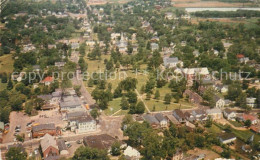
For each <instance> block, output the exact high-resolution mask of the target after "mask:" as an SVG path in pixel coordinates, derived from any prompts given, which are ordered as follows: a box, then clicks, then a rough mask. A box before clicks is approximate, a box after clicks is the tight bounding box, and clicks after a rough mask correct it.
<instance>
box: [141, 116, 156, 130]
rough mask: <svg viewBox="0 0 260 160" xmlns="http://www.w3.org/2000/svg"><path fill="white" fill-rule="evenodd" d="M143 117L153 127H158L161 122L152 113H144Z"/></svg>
mask: <svg viewBox="0 0 260 160" xmlns="http://www.w3.org/2000/svg"><path fill="white" fill-rule="evenodd" d="M143 119H144V120H145V121H147V122H148V123H149V124H150V125H151V126H152V127H153V128H158V127H159V126H160V122H159V121H158V120H157V119H156V118H155V117H154V116H153V115H151V114H145V115H143Z"/></svg>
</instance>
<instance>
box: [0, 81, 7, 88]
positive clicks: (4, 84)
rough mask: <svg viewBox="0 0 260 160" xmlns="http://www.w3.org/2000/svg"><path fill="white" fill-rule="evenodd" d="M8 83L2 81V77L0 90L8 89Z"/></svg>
mask: <svg viewBox="0 0 260 160" xmlns="http://www.w3.org/2000/svg"><path fill="white" fill-rule="evenodd" d="M6 86H7V83H1V79H0V91H2V90H4V89H6Z"/></svg>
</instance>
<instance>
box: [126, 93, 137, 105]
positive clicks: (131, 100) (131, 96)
mask: <svg viewBox="0 0 260 160" xmlns="http://www.w3.org/2000/svg"><path fill="white" fill-rule="evenodd" d="M126 96H127V97H128V102H129V103H136V102H137V94H136V93H135V92H133V91H130V92H128V93H127V95H126Z"/></svg>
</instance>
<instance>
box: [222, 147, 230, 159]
mask: <svg viewBox="0 0 260 160" xmlns="http://www.w3.org/2000/svg"><path fill="white" fill-rule="evenodd" d="M221 156H222V157H224V158H230V156H231V152H230V150H229V149H225V150H224V151H223V152H222V153H221Z"/></svg>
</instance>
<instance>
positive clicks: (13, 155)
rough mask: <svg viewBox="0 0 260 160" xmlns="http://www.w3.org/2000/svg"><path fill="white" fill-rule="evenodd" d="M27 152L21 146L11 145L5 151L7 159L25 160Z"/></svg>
mask: <svg viewBox="0 0 260 160" xmlns="http://www.w3.org/2000/svg"><path fill="white" fill-rule="evenodd" d="M26 158H27V154H26V152H23V151H22V148H21V147H11V148H10V149H9V150H8V152H7V153H6V159H7V160H26Z"/></svg>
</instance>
